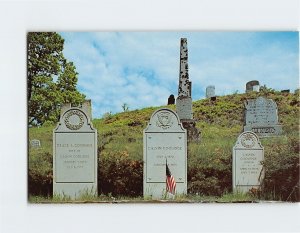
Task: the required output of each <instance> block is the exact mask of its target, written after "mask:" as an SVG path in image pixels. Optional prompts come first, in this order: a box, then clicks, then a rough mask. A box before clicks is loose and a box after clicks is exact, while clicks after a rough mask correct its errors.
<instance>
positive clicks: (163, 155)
mask: <svg viewBox="0 0 300 233" xmlns="http://www.w3.org/2000/svg"><path fill="white" fill-rule="evenodd" d="M143 140H144V141H143V147H144V152H143V153H144V155H143V159H144V187H143V193H144V197H152V198H153V199H161V198H163V197H164V196H165V195H166V163H167V164H168V167H169V170H170V172H171V174H172V175H173V177H174V179H175V182H176V191H175V193H176V194H186V192H187V135H186V130H185V129H184V128H183V126H182V124H181V123H180V120H179V117H178V115H177V114H176V113H175V112H174V111H172V110H170V109H167V108H161V109H159V110H157V111H155V112H154V113H153V114H152V116H151V118H150V122H149V123H148V126H147V127H146V129H145V130H144V133H143Z"/></svg>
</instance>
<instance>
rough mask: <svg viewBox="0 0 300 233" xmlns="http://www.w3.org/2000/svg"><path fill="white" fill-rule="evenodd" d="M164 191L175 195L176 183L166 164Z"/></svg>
mask: <svg viewBox="0 0 300 233" xmlns="http://www.w3.org/2000/svg"><path fill="white" fill-rule="evenodd" d="M166 190H167V192H169V193H172V194H175V190H176V181H175V179H174V177H173V176H172V174H171V171H170V169H169V167H168V164H167V162H166Z"/></svg>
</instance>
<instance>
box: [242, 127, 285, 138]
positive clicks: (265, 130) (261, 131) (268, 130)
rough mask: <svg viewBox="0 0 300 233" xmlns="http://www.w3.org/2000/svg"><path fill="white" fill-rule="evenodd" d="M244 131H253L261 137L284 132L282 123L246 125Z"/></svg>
mask: <svg viewBox="0 0 300 233" xmlns="http://www.w3.org/2000/svg"><path fill="white" fill-rule="evenodd" d="M244 131H251V132H253V133H255V134H257V136H259V137H272V136H279V135H281V134H282V125H264V126H259V125H256V126H255V125H245V126H244Z"/></svg>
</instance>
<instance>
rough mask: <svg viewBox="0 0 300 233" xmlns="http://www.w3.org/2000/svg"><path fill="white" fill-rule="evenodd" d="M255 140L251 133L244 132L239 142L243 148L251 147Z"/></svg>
mask: <svg viewBox="0 0 300 233" xmlns="http://www.w3.org/2000/svg"><path fill="white" fill-rule="evenodd" d="M256 141H257V140H256V138H255V137H254V135H253V134H251V133H245V134H243V135H242V137H241V144H242V145H243V146H244V147H245V148H252V147H253V146H254V145H255V142H256Z"/></svg>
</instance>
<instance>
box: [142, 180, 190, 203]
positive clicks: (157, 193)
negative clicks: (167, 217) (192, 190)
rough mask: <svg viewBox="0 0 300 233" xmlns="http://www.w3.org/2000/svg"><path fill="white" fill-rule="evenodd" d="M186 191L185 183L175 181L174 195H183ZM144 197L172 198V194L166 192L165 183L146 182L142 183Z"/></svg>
mask: <svg viewBox="0 0 300 233" xmlns="http://www.w3.org/2000/svg"><path fill="white" fill-rule="evenodd" d="M186 191H187V183H178V182H177V183H176V193H175V196H176V195H184V194H186ZM144 198H145V199H148V198H150V199H153V200H161V199H164V198H166V199H169V198H172V195H169V193H167V192H166V183H148V182H146V183H145V184H144Z"/></svg>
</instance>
